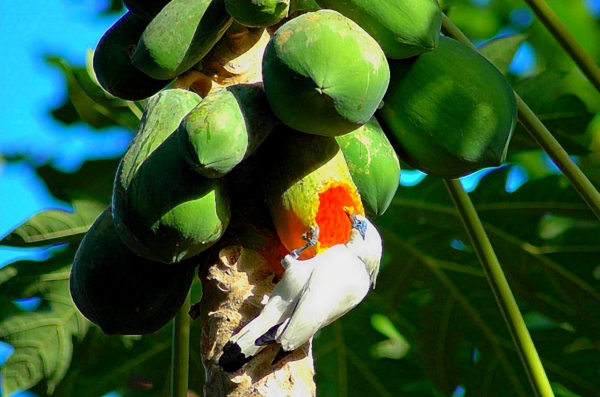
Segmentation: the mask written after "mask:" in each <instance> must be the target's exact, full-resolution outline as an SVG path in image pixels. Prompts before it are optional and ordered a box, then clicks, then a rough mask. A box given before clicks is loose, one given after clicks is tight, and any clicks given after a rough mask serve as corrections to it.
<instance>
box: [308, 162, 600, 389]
mask: <svg viewBox="0 0 600 397" xmlns="http://www.w3.org/2000/svg"><path fill="white" fill-rule="evenodd" d="M506 178H507V169H506V168H504V169H499V170H495V171H493V172H491V173H490V174H488V175H487V176H486V177H484V178H483V179H482V180H481V182H480V184H479V187H478V188H477V189H475V191H473V192H472V193H471V194H470V195H471V198H472V200H473V203H474V204H475V206H476V209H477V211H478V213H479V216H480V218H481V219H482V222H483V223H484V227H485V229H486V231H487V233H488V236H489V238H490V240H491V242H492V245H493V246H494V249H495V251H496V254H497V255H498V258H499V260H500V263H501V264H502V266H503V269H504V272H505V274H506V277H507V279H508V281H509V285H510V286H511V289H512V290H513V293H514V294H515V296H516V298H517V301H518V303H519V307H520V309H521V311H522V312H523V313H524V314H528V313H532V314H533V313H535V314H536V315H538V316H543V318H545V319H547V322H546V328H541V329H540V328H537V329H532V330H531V334H532V338H533V341H534V343H535V345H536V347H538V353H539V355H540V357H541V359H542V363H543V365H544V367H545V368H546V371H547V374H548V376H549V378H550V381H551V382H558V383H560V384H562V385H565V386H566V387H568V389H569V390H570V391H572V392H573V393H577V394H580V395H582V396H583V395H585V396H598V395H600V379H598V377H597V372H596V375H594V374H593V372H594V371H598V370H599V369H600V354H598V353H597V350H594V349H593V348H592V347H591V346H592V344H590V343H591V341H595V340H597V335H599V334H600V292H599V291H600V280H599V279H598V278H595V277H594V274H595V273H594V272H596V274H597V270H596V269H597V266H598V261H597V258H598V253H599V252H600V221H598V219H597V218H595V216H594V215H593V213H592V212H591V211H590V210H589V208H588V207H587V206H586V205H585V203H584V202H583V201H582V200H581V198H580V197H579V196H578V195H577V193H576V192H575V191H574V190H573V189H572V188H571V187H570V186H565V184H564V183H563V181H564V178H563V177H562V176H552V177H546V178H543V179H539V180H535V181H530V182H527V183H526V184H525V185H523V186H522V187H521V188H520V189H518V190H517V191H516V192H513V193H508V192H506V190H505V188H504V187H505V184H506ZM376 222H377V226H378V227H379V229H380V230H381V232H382V235H383V240H384V245H385V252H386V261H385V263H384V266H382V269H381V272H380V281H379V282H378V285H377V289H376V290H375V291H373V292H371V294H370V295H369V298H368V301H370V299H374V300H376V301H375V302H376V304H375V307H376V310H377V312H378V313H382V314H384V315H386V316H387V317H388V318H389V319H390V320H391V321H392V322H393V323H394V326H395V327H396V328H397V329H398V330H399V332H400V333H401V334H402V335H403V336H404V337H406V339H407V341H408V342H409V343H410V345H411V350H410V351H409V353H408V355H407V356H406V357H405V358H403V359H402V360H386V362H387V364H388V366H391V367H392V368H393V370H394V372H395V373H396V374H398V373H400V371H401V370H400V367H399V365H398V364H396V363H395V361H400V362H402V361H409V360H411V359H414V360H416V361H417V362H418V365H419V366H421V367H420V368H421V371H422V372H421V373H420V374H416V373H413V374H412V378H413V381H414V382H416V380H417V379H421V380H427V379H428V380H429V381H430V382H431V383H430V384H429V387H430V390H442V391H443V393H442V394H443V395H449V394H451V393H452V390H453V389H454V388H455V387H456V386H458V385H462V386H463V387H464V388H465V389H466V391H467V395H477V396H506V395H517V396H529V395H531V394H532V390H531V389H530V386H529V383H528V381H527V377H526V376H525V372H524V368H523V366H522V364H521V362H520V360H519V357H518V355H517V350H516V348H515V346H514V345H513V342H512V340H511V337H510V334H509V333H508V330H507V327H506V325H505V323H504V321H503V319H502V315H501V314H500V311H499V309H498V307H497V304H496V302H495V298H494V296H493V295H492V293H491V290H490V287H489V286H488V283H487V281H486V279H485V274H484V272H483V270H482V268H481V266H480V265H479V262H478V259H477V257H476V255H475V254H474V252H473V250H472V248H471V247H470V243H469V240H468V238H467V236H466V235H465V232H464V230H463V226H462V224H461V221H460V219H459V217H458V214H457V211H456V210H455V208H454V206H453V204H452V202H451V200H450V199H449V197H448V193H447V191H446V189H445V185H444V183H443V182H442V181H441V180H439V179H437V178H432V177H428V178H425V179H424V180H423V182H421V183H420V184H419V185H417V186H415V187H410V188H408V187H400V189H399V190H398V193H397V194H396V197H395V198H394V200H393V202H392V204H391V206H390V207H389V209H388V211H387V212H386V214H385V216H383V217H380V218H378V219H377V220H376ZM549 222H553V224H552V223H551V224H550V225H551V226H549ZM549 228H554V229H549ZM549 230H552V232H549ZM457 241H458V242H461V244H456V242H457ZM355 310H356V309H355ZM353 312H354V311H353ZM353 312H351V313H353ZM349 315H350V314H349ZM349 315H348V316H349ZM346 317H347V316H346ZM346 317H344V318H343V319H342V322H343V321H344V320H345V319H346ZM361 321H365V320H361ZM357 323H360V321H359V322H357ZM565 327H566V328H565ZM563 328H564V329H563ZM362 338H363V339H365V336H364V331H363V336H362ZM343 340H344V341H348V342H346V343H348V345H350V344H351V343H352V344H355V343H357V342H355V341H354V339H352V338H346V337H344V339H343ZM584 341H588V343H587V344H585V343H583V342H584ZM360 343H361V344H362V343H367V342H366V341H361V342H360ZM361 357H362V355H361ZM317 363H318V362H317ZM365 364H367V366H368V367H369V368H377V367H373V366H371V365H370V362H365ZM330 365H334V364H330ZM334 368H335V367H334ZM320 369H321V368H320V367H318V370H320ZM386 370H387V369H384V370H383V372H382V373H383V374H385V371H386ZM326 371H327V370H326ZM331 371H333V372H334V371H335V369H333V370H330V372H331ZM424 374H425V375H424ZM330 376H332V379H334V380H335V379H339V376H338V377H337V378H336V377H335V374H334V373H332V374H330ZM353 376H355V375H354V374H352V375H351V376H350V377H351V378H353ZM356 376H358V375H356ZM383 376H398V375H383ZM377 379H378V380H381V379H382V378H381V377H379V376H378V377H377ZM352 381H353V380H351V381H348V382H352ZM363 382H364V380H363ZM406 382H410V381H406ZM382 384H383V385H384V386H385V387H386V389H387V390H394V391H396V390H399V389H394V388H392V387H390V384H389V383H387V382H385V381H382ZM406 384H408V383H405V385H406ZM499 384H500V385H503V387H502V388H498V387H497V386H495V385H499ZM346 387H348V388H350V387H351V386H350V383H348V384H347V386H346ZM415 387H416V386H415ZM421 393H422V394H420V395H430V394H431V391H429V392H424V391H422V390H421ZM417 395H418V394H417Z"/></svg>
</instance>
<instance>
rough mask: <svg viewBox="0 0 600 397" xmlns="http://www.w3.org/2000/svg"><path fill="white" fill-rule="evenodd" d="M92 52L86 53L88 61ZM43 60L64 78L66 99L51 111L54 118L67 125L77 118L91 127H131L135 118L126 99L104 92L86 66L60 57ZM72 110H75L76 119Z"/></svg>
mask: <svg viewBox="0 0 600 397" xmlns="http://www.w3.org/2000/svg"><path fill="white" fill-rule="evenodd" d="M92 56H93V54H92V53H91V52H90V53H88V64H90V62H91V57H92ZM46 61H47V62H48V63H49V64H50V65H53V66H55V67H58V68H59V69H60V70H61V71H62V72H63V73H64V75H65V77H66V79H67V89H68V92H69V100H68V101H67V102H66V103H65V104H63V105H62V106H60V107H59V108H58V109H55V110H54V111H53V115H54V116H55V117H58V120H60V121H63V122H65V123H67V124H70V123H73V122H75V121H77V120H78V118H79V119H80V120H81V121H83V122H85V123H87V124H89V125H91V126H92V127H94V128H97V129H99V128H103V127H108V126H114V125H119V126H122V127H126V128H129V129H131V130H135V129H136V128H137V124H138V122H139V118H138V116H137V115H135V114H134V113H133V112H132V109H131V108H130V104H129V103H128V101H124V100H122V99H119V98H116V97H113V96H111V95H109V94H108V93H106V92H105V91H104V90H103V89H102V87H100V85H99V84H98V83H97V81H95V77H91V76H93V74H91V73H90V69H89V68H87V67H83V68H81V67H79V68H78V67H73V66H72V65H71V64H69V62H68V61H66V60H65V59H64V58H61V57H57V56H48V57H46ZM72 109H74V110H75V111H76V112H77V116H78V118H77V117H76V116H75V115H74V114H73V112H72Z"/></svg>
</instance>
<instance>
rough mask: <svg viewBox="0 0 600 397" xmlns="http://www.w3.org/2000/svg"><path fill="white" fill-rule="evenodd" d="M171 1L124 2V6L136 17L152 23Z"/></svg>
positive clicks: (136, 0) (133, 0)
mask: <svg viewBox="0 0 600 397" xmlns="http://www.w3.org/2000/svg"><path fill="white" fill-rule="evenodd" d="M170 1H171V0H123V4H124V5H125V7H127V9H128V10H129V11H131V13H132V14H133V15H135V16H136V17H139V18H142V19H145V20H147V21H151V20H153V19H154V17H155V16H156V15H158V13H159V12H160V10H162V9H163V8H164V7H165V6H166V5H167V4H169V2H170Z"/></svg>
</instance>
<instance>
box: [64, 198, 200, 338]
mask: <svg viewBox="0 0 600 397" xmlns="http://www.w3.org/2000/svg"><path fill="white" fill-rule="evenodd" d="M195 265H196V264H195V262H193V261H191V260H190V261H188V262H186V263H185V264H183V263H182V264H181V265H180V266H169V265H165V264H164V263H158V262H154V261H151V260H149V259H145V258H142V257H140V256H138V255H136V254H135V253H134V252H133V251H131V250H130V249H129V248H127V246H126V245H125V244H123V242H122V241H121V239H120V238H119V235H118V234H117V231H116V229H115V225H114V223H113V218H112V215H111V211H110V208H108V209H106V210H105V211H104V212H103V213H102V214H100V216H99V217H98V218H97V219H96V221H95V222H94V224H93V225H92V227H91V228H90V230H89V231H88V232H87V233H86V235H85V236H84V238H83V240H82V241H81V244H80V245H79V248H78V249H77V253H76V254H75V259H74V261H73V267H72V268H71V275H70V290H71V297H72V298H73V302H74V303H75V306H77V308H78V309H79V311H80V312H81V313H82V314H83V315H84V316H85V317H86V318H88V319H89V320H90V321H91V322H93V323H94V324H96V325H98V326H99V327H100V328H101V329H102V331H104V333H106V334H122V335H140V334H147V333H151V332H155V331H158V330H159V329H160V328H161V327H163V326H164V325H165V324H167V323H168V322H169V321H170V320H171V319H172V318H173V317H174V316H175V314H176V312H177V310H178V309H179V308H180V307H181V305H182V304H183V302H184V300H185V298H186V296H187V294H188V291H189V289H190V286H191V284H192V281H193V278H194V269H195Z"/></svg>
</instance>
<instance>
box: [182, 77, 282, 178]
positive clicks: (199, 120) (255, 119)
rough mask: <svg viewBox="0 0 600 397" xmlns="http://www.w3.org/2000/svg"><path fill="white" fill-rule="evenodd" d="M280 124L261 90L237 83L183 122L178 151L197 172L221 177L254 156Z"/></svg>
mask: <svg viewBox="0 0 600 397" xmlns="http://www.w3.org/2000/svg"><path fill="white" fill-rule="evenodd" d="M277 124H278V120H277V118H276V117H275V115H274V114H273V113H272V112H271V109H270V108H269V103H268V102H267V98H266V96H265V93H264V91H263V90H262V88H260V87H259V86H258V85H251V84H237V85H233V86H229V87H227V88H226V89H222V90H219V91H216V92H213V93H211V94H209V95H207V96H206V97H205V98H204V99H203V100H202V102H200V104H199V105H198V106H196V107H195V108H194V109H193V110H192V111H191V112H190V113H189V114H188V115H187V116H186V117H185V118H184V119H183V121H182V122H181V125H180V127H179V130H178V131H177V137H178V139H179V148H180V150H181V153H182V155H183V158H184V159H185V161H186V162H187V163H188V164H189V166H190V167H192V169H194V170H195V171H196V172H198V173H200V174H201V175H204V176H206V177H208V178H220V177H222V176H224V175H225V174H227V173H228V172H229V171H231V170H232V169H233V167H235V166H236V165H238V164H239V163H240V162H241V161H242V160H243V159H245V158H246V157H248V156H249V155H250V154H252V152H254V150H255V149H256V148H257V147H258V146H259V145H260V144H261V143H262V141H263V140H264V139H265V138H266V137H267V135H268V134H269V132H271V130H272V129H273V128H274V127H275V125H277Z"/></svg>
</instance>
